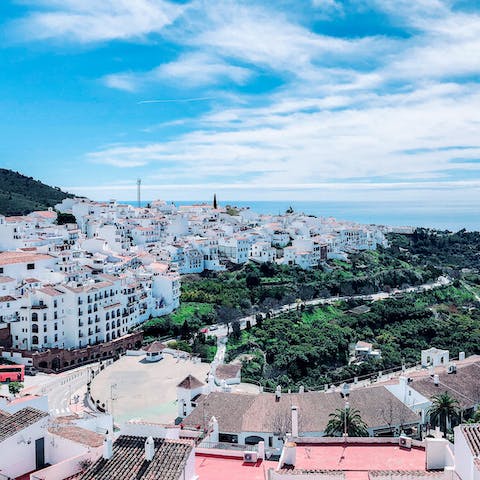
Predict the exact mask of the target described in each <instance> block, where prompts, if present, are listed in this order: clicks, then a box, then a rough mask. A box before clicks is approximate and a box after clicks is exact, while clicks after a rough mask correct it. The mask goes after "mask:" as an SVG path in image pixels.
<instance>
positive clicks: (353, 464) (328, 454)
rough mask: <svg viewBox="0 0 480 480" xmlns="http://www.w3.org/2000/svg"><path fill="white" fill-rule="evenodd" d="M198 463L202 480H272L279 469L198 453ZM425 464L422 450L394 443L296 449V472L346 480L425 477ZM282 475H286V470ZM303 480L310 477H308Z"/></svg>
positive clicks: (263, 463)
mask: <svg viewBox="0 0 480 480" xmlns="http://www.w3.org/2000/svg"><path fill="white" fill-rule="evenodd" d="M319 440H320V439H319ZM365 440H366V439H365ZM195 460H196V472H197V475H198V476H199V480H221V479H225V478H228V479H229V480H264V479H265V478H270V477H268V476H267V472H268V470H270V469H272V470H275V469H277V468H278V462H275V461H269V460H265V461H261V460H259V461H258V462H257V463H246V462H244V461H243V459H241V458H233V457H227V456H223V455H209V454H203V453H197V454H196V459H195ZM425 464H426V455H425V450H424V449H423V448H415V447H413V448H411V449H402V448H400V447H399V446H398V445H395V444H393V443H366V442H365V443H363V442H362V443H353V444H352V443H350V444H347V445H345V444H343V443H330V442H329V443H321V444H320V443H318V444H314V443H312V444H299V445H297V448H296V464H295V469H296V472H298V471H299V470H308V471H310V472H311V471H314V470H317V471H318V470H328V471H334V472H335V473H340V474H341V473H344V475H345V477H344V478H345V479H346V480H369V472H373V471H378V470H381V471H395V473H396V474H398V473H399V472H402V473H403V472H405V474H408V472H410V473H413V472H416V473H418V472H422V473H423V474H424V473H426V469H425ZM282 472H283V473H284V474H286V473H287V472H286V471H285V470H283V471H282ZM332 473H333V472H332ZM297 475H298V473H297ZM334 475H335V474H334ZM420 475H422V474H420ZM281 477H283V475H281ZM287 477H288V475H286V477H285V478H287ZM302 477H303V475H300V476H298V477H297V476H296V478H299V480H300V478H302ZM304 478H309V477H308V476H307V474H305V477H304ZM312 478H314V477H312ZM412 478H413V477H412Z"/></svg>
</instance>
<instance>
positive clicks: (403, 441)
mask: <svg viewBox="0 0 480 480" xmlns="http://www.w3.org/2000/svg"><path fill="white" fill-rule="evenodd" d="M398 444H399V445H400V448H408V449H410V448H412V439H411V438H410V437H406V436H404V435H401V436H400V438H399V439H398Z"/></svg>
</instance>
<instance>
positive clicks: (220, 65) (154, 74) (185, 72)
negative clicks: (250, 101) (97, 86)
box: [104, 53, 251, 91]
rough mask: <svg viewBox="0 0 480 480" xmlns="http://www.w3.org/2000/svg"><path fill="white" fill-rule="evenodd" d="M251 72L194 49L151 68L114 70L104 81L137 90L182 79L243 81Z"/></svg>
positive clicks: (187, 84)
mask: <svg viewBox="0 0 480 480" xmlns="http://www.w3.org/2000/svg"><path fill="white" fill-rule="evenodd" d="M250 74H251V72H250V71H249V70H248V69H247V68H244V67H240V66H236V65H231V64H229V63H228V62H225V61H224V60H222V59H220V58H218V57H216V56H215V55H211V54H207V53H191V54H185V55H182V56H181V57H180V58H179V59H178V60H175V61H173V62H169V63H164V64H162V65H160V66H159V67H157V68H155V69H153V70H150V71H148V72H140V73H118V74H111V75H107V76H106V77H105V79H104V81H105V84H106V85H107V86H109V87H112V88H118V89H121V90H127V91H135V90H138V89H139V88H141V87H142V86H145V85H151V84H155V83H168V84H171V83H172V82H179V83H178V85H179V87H181V88H191V87H197V86H207V85H215V84H217V83H219V82H222V81H225V80H230V81H232V82H235V83H239V84H242V83H244V82H245V81H246V80H247V79H248V78H249V76H250Z"/></svg>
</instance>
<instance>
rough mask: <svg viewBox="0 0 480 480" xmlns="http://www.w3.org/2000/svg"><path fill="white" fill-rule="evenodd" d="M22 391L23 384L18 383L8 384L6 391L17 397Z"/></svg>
mask: <svg viewBox="0 0 480 480" xmlns="http://www.w3.org/2000/svg"><path fill="white" fill-rule="evenodd" d="M22 389H23V383H20V382H10V383H9V384H8V391H9V392H10V393H11V394H12V395H17V394H18V393H20V391H21V390H22Z"/></svg>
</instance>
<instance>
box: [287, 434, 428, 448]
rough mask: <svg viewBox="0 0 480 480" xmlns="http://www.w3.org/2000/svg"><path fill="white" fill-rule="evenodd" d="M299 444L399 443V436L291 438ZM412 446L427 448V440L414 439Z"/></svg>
mask: <svg viewBox="0 0 480 480" xmlns="http://www.w3.org/2000/svg"><path fill="white" fill-rule="evenodd" d="M291 440H292V441H293V442H295V443H297V444H298V445H304V444H306V445H308V444H321V445H329V444H330V445H338V444H347V445H398V444H399V437H346V438H343V437H294V438H292V439H291ZM412 447H417V448H425V442H423V441H421V440H415V439H412Z"/></svg>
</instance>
